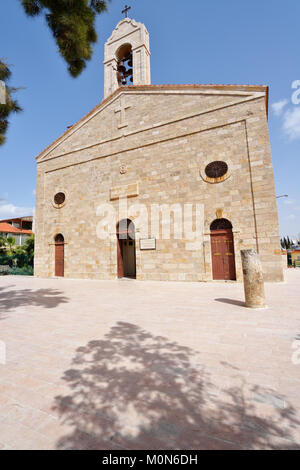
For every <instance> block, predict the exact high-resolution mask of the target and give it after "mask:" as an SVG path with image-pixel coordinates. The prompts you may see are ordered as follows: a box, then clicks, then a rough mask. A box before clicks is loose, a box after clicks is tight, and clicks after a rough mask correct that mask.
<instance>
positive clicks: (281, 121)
mask: <svg viewBox="0 0 300 470" xmlns="http://www.w3.org/2000/svg"><path fill="white" fill-rule="evenodd" d="M127 3H129V4H130V5H131V6H132V10H131V12H130V16H131V17H132V18H135V19H136V20H137V21H141V22H143V23H145V24H146V26H147V28H148V30H149V33H150V41H151V43H150V46H151V53H152V56H151V72H152V83H153V84H160V83H162V84H163V83H216V84H264V85H265V84H266V85H269V86H270V118H269V125H270V138H271V146H272V154H273V164H274V172H275V184H276V192H277V195H282V194H288V195H289V197H288V198H282V199H278V208H279V217H280V228H281V234H282V235H286V234H288V235H290V236H293V237H295V236H297V235H298V234H299V236H300V190H299V186H300V171H299V152H300V99H299V104H297V102H296V101H295V100H294V101H295V103H292V94H293V93H294V92H295V91H296V90H295V89H292V83H293V82H295V81H297V80H299V81H300V60H299V44H300V28H299V17H300V2H299V0H286V1H285V2H283V1H282V0H252V2H241V1H240V0H227V1H226V2H224V0H210V1H209V2H207V1H202V0H187V1H186V2H179V1H178V0H163V1H161V2H157V1H156V2H154V1H152V2H150V1H149V0H131V1H130V2H127ZM124 5H125V0H122V1H120V0H112V2H111V3H110V5H109V12H108V13H107V14H104V15H101V16H100V17H99V18H98V20H97V31H98V34H99V40H98V43H97V45H95V48H94V55H93V59H92V61H91V62H89V64H88V67H87V69H86V70H85V71H84V72H83V74H82V75H81V76H80V77H79V78H77V79H73V78H71V77H70V76H69V75H68V72H67V68H66V65H65V63H64V62H63V60H62V59H61V58H60V56H59V54H58V52H57V49H56V45H55V42H54V40H53V39H52V36H51V33H50V31H48V28H47V27H46V25H45V20H44V19H43V18H42V17H41V18H36V19H31V18H28V17H26V16H25V14H24V13H23V11H22V9H21V6H20V2H19V0H9V1H8V0H6V1H2V2H1V17H0V57H6V58H7V60H8V62H9V63H10V64H12V67H11V68H12V71H13V79H12V80H11V85H14V86H22V87H24V89H23V90H21V91H20V92H19V93H18V99H19V102H20V104H21V106H22V107H23V108H24V112H23V113H21V114H19V115H16V116H14V117H13V118H12V119H11V126H10V129H9V132H8V135H7V143H6V144H5V145H4V146H2V147H0V162H1V166H0V174H1V187H0V199H1V200H0V218H5V217H11V216H13V215H27V214H29V213H30V212H31V211H32V208H33V207H34V205H35V196H34V188H35V178H36V165H35V158H34V157H35V156H36V155H37V154H38V153H39V152H40V151H41V150H42V149H43V148H45V147H46V146H47V145H48V144H49V143H51V142H52V141H53V140H54V139H56V138H57V137H58V136H59V135H61V134H62V133H63V132H64V131H65V130H66V128H67V126H69V125H71V124H74V123H75V122H76V121H77V120H78V119H80V118H81V117H82V116H83V115H84V114H86V113H87V112H88V111H89V110H90V109H91V108H93V107H94V106H95V105H96V104H98V103H99V102H100V101H101V100H102V98H103V50H104V43H105V41H106V39H107V38H108V37H109V36H110V34H111V32H112V30H113V29H114V27H115V26H116V24H117V23H118V21H120V19H121V18H122V14H121V11H122V9H123V7H124ZM295 85H297V83H295ZM299 89H300V82H299ZM299 97H300V93H299Z"/></svg>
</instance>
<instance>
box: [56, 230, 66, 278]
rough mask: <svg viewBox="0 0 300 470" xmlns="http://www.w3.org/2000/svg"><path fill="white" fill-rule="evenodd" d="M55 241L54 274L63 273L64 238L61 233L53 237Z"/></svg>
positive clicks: (61, 274) (58, 275)
mask: <svg viewBox="0 0 300 470" xmlns="http://www.w3.org/2000/svg"><path fill="white" fill-rule="evenodd" d="M54 242H55V276H57V277H64V275H65V272H64V271H65V239H64V236H63V235H62V234H61V233H58V234H57V235H56V236H55V237H54Z"/></svg>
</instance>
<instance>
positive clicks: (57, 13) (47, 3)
mask: <svg viewBox="0 0 300 470" xmlns="http://www.w3.org/2000/svg"><path fill="white" fill-rule="evenodd" d="M20 1H21V3H22V6H23V8H24V11H25V13H26V14H27V15H28V16H32V17H33V16H37V15H41V14H44V13H45V10H46V13H45V18H46V21H47V24H48V26H49V28H50V30H51V32H52V34H53V37H54V38H55V40H56V43H57V45H58V49H59V52H60V54H61V56H62V57H63V58H64V60H65V61H66V63H67V64H68V70H69V73H70V74H71V76H72V77H77V76H78V75H80V73H81V72H82V71H83V70H84V68H85V67H86V64H87V61H89V60H90V59H91V57H92V54H93V44H94V43H95V42H96V41H97V32H96V29H95V19H96V15H98V14H101V13H103V12H105V11H107V3H108V2H109V1H111V0H20Z"/></svg>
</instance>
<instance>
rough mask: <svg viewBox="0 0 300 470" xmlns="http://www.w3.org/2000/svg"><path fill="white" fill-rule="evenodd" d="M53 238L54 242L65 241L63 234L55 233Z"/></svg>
mask: <svg viewBox="0 0 300 470" xmlns="http://www.w3.org/2000/svg"><path fill="white" fill-rule="evenodd" d="M54 240H55V243H64V241H65V239H64V236H63V235H62V234H61V233H59V234H58V235H56V237H55V239H54Z"/></svg>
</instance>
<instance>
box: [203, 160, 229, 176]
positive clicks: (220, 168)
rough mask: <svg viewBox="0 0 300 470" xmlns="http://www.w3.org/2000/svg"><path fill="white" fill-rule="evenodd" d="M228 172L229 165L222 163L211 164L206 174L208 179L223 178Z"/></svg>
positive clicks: (207, 167) (206, 169)
mask: <svg viewBox="0 0 300 470" xmlns="http://www.w3.org/2000/svg"><path fill="white" fill-rule="evenodd" d="M227 172H228V165H227V163H226V162H221V161H215V162H211V163H209V164H208V165H207V166H206V168H205V174H206V176H207V177H208V178H222V176H224V175H226V173H227Z"/></svg>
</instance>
